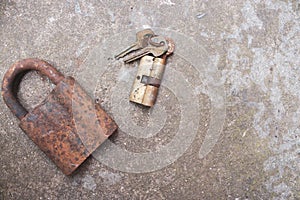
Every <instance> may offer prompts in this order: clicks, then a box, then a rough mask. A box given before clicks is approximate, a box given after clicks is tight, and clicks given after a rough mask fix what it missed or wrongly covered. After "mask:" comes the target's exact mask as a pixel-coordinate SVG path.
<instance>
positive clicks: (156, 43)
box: [124, 36, 169, 63]
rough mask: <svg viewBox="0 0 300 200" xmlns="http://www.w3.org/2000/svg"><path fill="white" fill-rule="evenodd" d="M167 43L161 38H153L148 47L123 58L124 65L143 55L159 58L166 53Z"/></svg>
mask: <svg viewBox="0 0 300 200" xmlns="http://www.w3.org/2000/svg"><path fill="white" fill-rule="evenodd" d="M168 48H169V47H168V43H167V41H166V39H165V38H164V37H162V36H153V37H151V38H150V40H149V42H148V46H146V47H144V48H141V49H139V50H138V51H135V52H134V53H132V54H130V55H128V56H126V57H125V58H124V62H125V63H130V62H132V61H134V60H136V59H139V58H141V57H143V56H145V55H148V54H152V55H153V56H155V57H158V56H161V55H163V54H164V53H166V52H167V51H168Z"/></svg>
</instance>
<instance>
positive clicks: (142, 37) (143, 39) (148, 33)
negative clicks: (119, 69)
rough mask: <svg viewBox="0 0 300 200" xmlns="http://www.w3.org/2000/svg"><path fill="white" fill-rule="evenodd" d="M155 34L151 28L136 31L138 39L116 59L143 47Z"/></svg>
mask: <svg viewBox="0 0 300 200" xmlns="http://www.w3.org/2000/svg"><path fill="white" fill-rule="evenodd" d="M152 36H154V32H153V31H152V30H151V29H145V30H142V31H139V32H137V33H136V41H135V43H133V44H132V45H131V46H129V47H128V48H127V49H125V50H123V51H122V52H121V53H119V54H118V55H116V56H115V58H116V59H120V58H123V57H124V56H125V55H127V54H128V53H130V52H132V51H136V50H139V49H142V48H144V47H146V46H147V45H148V41H149V39H150V37H152Z"/></svg>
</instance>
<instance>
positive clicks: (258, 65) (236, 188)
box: [0, 0, 300, 200]
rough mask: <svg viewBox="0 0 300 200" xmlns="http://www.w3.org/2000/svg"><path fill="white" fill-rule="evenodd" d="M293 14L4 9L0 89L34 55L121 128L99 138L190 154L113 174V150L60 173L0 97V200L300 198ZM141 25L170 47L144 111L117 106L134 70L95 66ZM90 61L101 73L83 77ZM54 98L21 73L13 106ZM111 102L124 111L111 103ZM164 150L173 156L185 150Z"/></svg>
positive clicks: (77, 0) (248, 6)
mask: <svg viewBox="0 0 300 200" xmlns="http://www.w3.org/2000/svg"><path fill="white" fill-rule="evenodd" d="M299 12H300V3H299V1H297V0H247V1H242V0H237V1H221V0H215V1H207V0H202V1H193V0H184V1H179V0H161V1H160V0H153V1H133V0H126V1H93V0H88V1H84V0H65V1H58V0H55V1H49V0H46V1H32V0H28V1H20V0H15V1H12V0H1V1H0V26H1V30H0V38H1V45H0V63H1V68H0V77H1V79H2V77H3V76H4V73H5V71H6V70H7V69H8V67H9V66H10V65H11V64H13V63H14V62H16V61H18V60H20V59H23V58H28V57H37V58H41V59H45V60H47V61H48V62H50V63H51V64H53V65H54V66H56V67H57V68H58V69H59V70H60V71H61V72H63V73H64V74H67V75H73V76H75V77H76V79H78V81H79V82H82V84H83V85H85V87H88V88H87V90H88V91H89V90H91V91H92V92H94V97H95V98H97V101H99V103H101V105H102V106H103V107H104V108H105V109H106V110H107V111H108V113H110V114H111V115H112V116H113V117H114V118H115V119H116V121H117V122H118V123H120V130H119V132H118V133H116V134H115V135H114V136H113V137H112V138H111V139H110V141H111V142H113V143H114V144H116V145H118V146H119V147H121V149H127V150H128V151H132V152H136V155H138V153H141V152H153V151H156V150H159V149H161V148H162V146H164V145H166V144H168V143H169V142H170V141H171V139H172V138H173V137H175V136H176V133H177V132H178V133H179V134H181V136H184V138H187V139H184V141H182V145H183V146H184V144H185V143H184V142H186V144H188V148H186V149H183V150H184V152H183V154H182V155H180V156H178V158H177V157H176V159H175V160H174V161H173V160H171V159H170V160H171V162H170V163H169V164H168V165H167V166H163V165H161V166H160V163H155V162H153V163H151V160H146V159H145V161H144V162H142V163H138V165H136V166H135V165H133V164H134V163H132V165H128V166H126V162H125V163H124V162H123V163H121V164H122V165H118V166H117V165H116V163H118V159H116V158H118V155H116V153H115V152H117V151H113V152H108V153H111V155H112V156H111V160H110V159H109V157H108V158H107V159H106V160H105V159H104V158H103V162H102V161H101V159H102V157H101V155H105V154H104V153H103V152H104V151H105V150H103V149H102V150H101V149H100V150H99V151H97V152H96V153H95V154H94V155H93V156H92V157H90V158H89V159H88V160H87V161H86V162H85V163H84V164H83V165H82V166H81V167H80V168H79V169H78V171H77V172H76V173H75V174H74V175H72V176H70V177H67V176H65V175H63V174H62V173H61V172H60V171H59V170H58V169H57V168H56V166H55V165H54V164H53V163H52V162H51V161H50V160H49V159H48V158H47V157H46V156H45V155H44V154H43V153H42V152H41V151H40V150H39V149H38V147H37V146H35V145H34V144H33V142H32V141H31V140H30V139H29V138H28V137H27V136H26V135H25V134H24V133H23V132H22V130H20V128H19V127H18V120H17V119H16V118H15V117H14V116H13V115H12V114H11V113H10V111H9V110H8V108H7V107H6V105H5V104H4V102H3V99H2V98H0V99H1V100H0V102H1V103H0V107H1V111H0V112H1V115H0V118H1V129H0V131H1V140H0V144H1V175H0V184H1V187H0V189H1V190H0V191H1V195H0V199H236V200H238V199H300V189H299V188H300V180H299V174H300V166H299V165H300V140H299V137H300V108H299V103H300V68H299V67H300V52H299V51H300V34H299V31H300V26H299V23H300V22H299V19H300V14H299ZM145 27H153V28H154V29H155V30H156V32H157V33H158V34H162V32H163V31H164V30H165V33H170V34H171V35H170V36H172V37H174V38H175V39H176V40H175V42H176V44H177V50H176V52H177V53H176V52H175V54H174V55H173V56H172V57H170V59H169V60H168V66H167V70H166V74H165V82H164V84H165V86H164V87H162V88H161V90H160V93H159V98H158V103H157V104H156V106H155V107H156V108H154V109H153V110H148V109H145V108H142V107H140V106H136V105H133V104H128V102H127V100H126V95H127V94H129V92H130V85H129V86H128V84H131V81H133V79H132V77H133V76H134V73H135V70H136V66H137V63H134V64H131V65H124V64H122V62H121V61H114V59H113V58H111V57H105V56H104V57H103V58H102V57H101V55H102V54H103V55H104V54H105V53H107V54H108V55H110V56H111V55H113V54H114V53H116V52H115V50H121V49H123V48H124V47H125V46H118V45H120V44H122V45H126V44H129V43H128V41H132V39H134V35H128V34H122V33H127V32H126V31H128V30H131V31H132V33H134V32H135V31H137V30H141V29H143V28H145ZM120 33H121V34H120ZM122 37H123V38H124V40H121V39H122ZM114 38H116V39H117V40H115V42H113V41H114ZM102 51H103V52H102ZM106 58H107V59H106ZM104 60H105V61H104ZM94 61H95V62H96V63H97V66H98V67H99V70H100V71H101V72H99V73H98V72H97V73H94V72H95V71H93V70H96V68H89V67H91V66H93V62H94ZM95 66H96V65H95ZM95 66H94V67H95ZM89 70H90V71H91V72H92V73H94V74H96V75H97V76H98V77H99V80H95V79H91V80H90V81H93V82H97V81H99V82H97V85H96V89H94V88H91V87H89V85H86V83H88V81H89V80H88V79H87V78H85V77H84V75H86V74H88V73H87V72H88V71H89ZM177 75H178V77H182V78H183V79H182V80H180V81H181V82H180V81H179V82H178V81H177V79H176V78H174V77H177ZM127 79H128V84H123V85H122V84H120V83H125V82H121V80H125V81H126V80H127ZM181 83H182V84H186V85H185V86H187V88H185V89H183V90H182V89H181V86H182V84H181ZM118 84H120V85H118ZM172 87H173V88H172ZM52 88H53V85H52V84H51V83H50V82H49V80H48V79H46V78H45V77H42V78H40V76H39V75H38V74H37V73H36V72H31V73H29V74H27V75H26V76H25V78H24V80H23V82H22V84H21V90H20V92H19V98H20V99H21V101H22V102H23V103H24V105H25V107H26V108H27V109H32V108H33V107H34V106H35V105H37V104H38V103H39V102H41V101H42V100H43V99H44V98H45V96H46V95H47V94H48V93H49V92H50V91H51V89H52ZM176 88H179V92H177V93H176ZM213 88H218V89H217V90H213ZM174 91H175V93H174ZM180 91H181V92H182V94H184V95H181V92H180ZM123 94H124V95H125V96H122V95H123ZM121 97H122V98H123V99H125V101H124V102H125V103H124V104H120V103H119V104H118V103H114V102H115V101H116V100H115V99H117V100H118V101H119V100H120V101H121ZM216 99H217V100H216ZM182 102H183V103H182ZM120 105H121V106H120ZM191 105H193V107H194V109H191V108H192V106H191ZM189 106H190V107H189ZM123 107H126V108H128V109H129V110H122V109H123ZM214 109H215V110H214ZM161 110H163V111H164V112H163V113H160V111H161ZM185 111H189V112H186V113H185ZM153 113H154V114H153ZM188 113H190V114H191V115H189V114H188ZM126 114H129V116H130V119H128V123H127V121H125V120H124V119H126V118H125V117H126V116H127V115H126ZM127 117H128V116H127ZM186 118H188V119H189V120H190V121H193V122H194V121H195V120H196V125H195V123H194V124H192V125H191V124H188V123H185V121H184V120H185V119H186ZM122 120H123V121H122ZM151 120H152V121H151ZM150 122H152V124H151V126H150V125H147V124H149V123H150ZM181 122H184V123H183V127H185V131H184V130H181V129H180V127H181V125H180V124H181ZM126 124H127V125H126ZM135 126H136V127H135ZM152 126H153V127H154V128H153V127H152ZM139 127H144V129H143V128H139ZM153 129H155V131H154V133H157V134H154V133H153V134H152V135H149V134H150V132H151V131H153ZM130 130H134V131H133V132H134V133H135V134H136V135H132V134H134V133H132V134H131V135H130V134H127V133H129V132H130ZM136 130H139V132H137V131H136ZM142 130H144V131H142ZM178 130H179V131H178ZM137 133H140V135H139V134H137ZM194 133H195V134H194ZM207 135H208V136H207ZM139 136H143V137H139ZM210 136H213V137H210ZM189 138H191V140H189ZM189 142H190V143H189ZM170 150H172V151H170V152H169V154H166V155H167V157H168V156H169V157H170V158H173V156H174V155H175V154H176V150H182V149H179V148H178V149H176V148H172V147H170ZM166 155H165V156H166ZM119 158H120V159H121V157H119ZM132 159H135V157H133V158H132ZM132 159H128V163H130V162H131V160H132ZM159 159H160V161H164V160H168V159H167V158H166V157H159V158H158V161H159ZM111 161H112V162H111ZM107 163H108V164H107ZM156 164H157V169H156V168H154V169H152V170H151V169H150V168H149V169H148V171H147V169H146V168H145V169H144V168H142V167H143V166H150V165H151V166H154V167H156ZM118 167H119V168H120V169H118ZM122 167H125V168H126V169H125V170H122V169H121V168H122ZM143 170H144V171H143ZM138 172H141V173H138Z"/></svg>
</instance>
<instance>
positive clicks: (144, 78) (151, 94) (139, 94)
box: [129, 56, 166, 107]
mask: <svg viewBox="0 0 300 200" xmlns="http://www.w3.org/2000/svg"><path fill="white" fill-rule="evenodd" d="M165 67H166V58H155V57H153V56H144V57H142V59H141V61H140V64H139V67H138V71H137V74H136V77H135V81H134V83H133V86H132V90H131V93H130V97H129V100H130V101H131V102H135V103H138V104H142V105H144V106H149V107H151V106H153V105H154V103H155V101H156V97H157V93H158V89H159V87H160V84H161V80H162V77H163V74H164V71H165Z"/></svg>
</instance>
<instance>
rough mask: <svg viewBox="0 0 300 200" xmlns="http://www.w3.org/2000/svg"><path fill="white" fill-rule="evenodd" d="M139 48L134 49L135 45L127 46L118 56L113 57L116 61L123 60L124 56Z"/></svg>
mask: <svg viewBox="0 0 300 200" xmlns="http://www.w3.org/2000/svg"><path fill="white" fill-rule="evenodd" d="M138 49H139V48H136V43H134V44H132V45H131V46H129V47H128V48H127V49H125V50H123V51H122V52H121V53H119V54H118V55H116V56H115V58H116V59H120V58H123V57H124V56H126V55H127V54H129V53H130V52H132V51H135V50H138Z"/></svg>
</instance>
